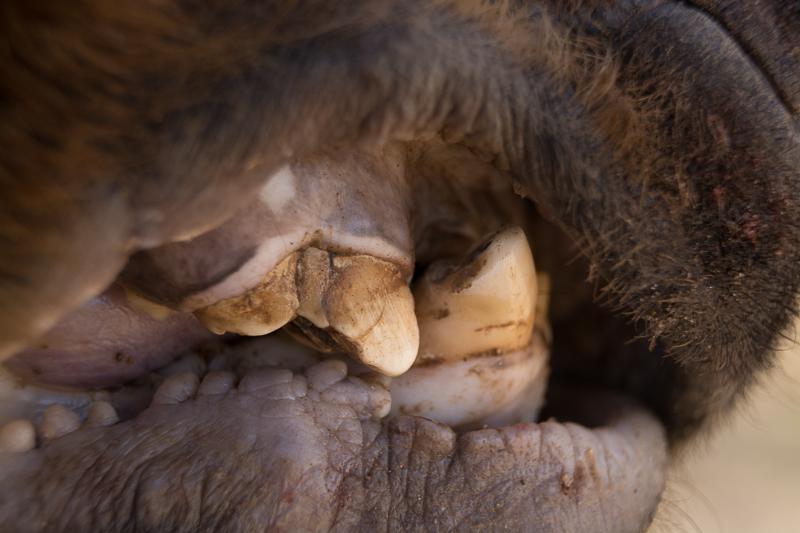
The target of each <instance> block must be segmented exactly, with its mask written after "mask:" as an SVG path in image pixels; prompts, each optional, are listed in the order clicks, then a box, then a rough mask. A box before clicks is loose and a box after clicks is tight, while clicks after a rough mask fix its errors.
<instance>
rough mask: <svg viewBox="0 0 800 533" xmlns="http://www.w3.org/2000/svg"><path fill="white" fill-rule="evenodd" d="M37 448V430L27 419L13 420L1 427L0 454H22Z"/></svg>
mask: <svg viewBox="0 0 800 533" xmlns="http://www.w3.org/2000/svg"><path fill="white" fill-rule="evenodd" d="M35 447H36V428H34V427H33V423H32V422H31V421H30V420H27V419H19V420H12V421H10V422H8V423H6V424H4V425H3V426H2V427H0V453H21V452H27V451H28V450H32V449H33V448H35Z"/></svg>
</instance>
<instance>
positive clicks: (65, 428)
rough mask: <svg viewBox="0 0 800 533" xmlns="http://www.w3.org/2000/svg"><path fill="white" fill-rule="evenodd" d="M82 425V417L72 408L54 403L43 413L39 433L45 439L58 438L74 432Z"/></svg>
mask: <svg viewBox="0 0 800 533" xmlns="http://www.w3.org/2000/svg"><path fill="white" fill-rule="evenodd" d="M80 426H81V419H80V418H79V417H78V415H77V414H75V412H74V411H73V410H72V409H69V408H67V407H64V406H63V405H58V404H53V405H51V406H49V407H48V408H47V409H45V410H44V413H42V422H41V424H40V425H39V433H40V435H41V436H42V439H44V440H52V439H57V438H58V437H63V436H64V435H67V434H69V433H72V432H73V431H75V430H76V429H78V428H79V427H80Z"/></svg>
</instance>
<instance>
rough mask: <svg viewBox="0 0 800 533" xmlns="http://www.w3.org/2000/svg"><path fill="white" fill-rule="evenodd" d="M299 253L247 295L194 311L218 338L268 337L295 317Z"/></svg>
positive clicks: (269, 274)
mask: <svg viewBox="0 0 800 533" xmlns="http://www.w3.org/2000/svg"><path fill="white" fill-rule="evenodd" d="M299 254H300V252H294V253H291V254H289V255H288V256H286V258H284V259H283V260H282V261H281V262H280V263H278V265H277V266H276V267H275V268H274V269H272V270H271V271H270V272H269V273H268V274H267V275H266V276H264V279H263V280H262V281H261V283H259V284H258V285H257V286H255V287H253V288H252V289H250V290H249V291H247V292H245V293H244V294H240V295H239V296H234V297H233V298H228V299H226V300H222V301H219V302H217V303H214V304H212V305H209V306H208V307H204V308H202V309H198V310H197V311H195V316H197V318H198V319H200V321H201V322H203V324H205V326H206V327H207V328H208V329H209V330H211V331H213V332H214V333H217V334H220V335H221V334H223V333H225V332H231V333H238V334H240V335H250V336H257V335H266V334H267V333H271V332H273V331H275V330H276V329H278V328H280V327H282V326H284V325H286V323H287V322H289V321H290V320H292V319H293V318H294V317H295V313H296V311H297V308H298V306H299V305H300V303H299V301H298V299H297V287H296V286H295V275H296V272H297V261H298V258H299Z"/></svg>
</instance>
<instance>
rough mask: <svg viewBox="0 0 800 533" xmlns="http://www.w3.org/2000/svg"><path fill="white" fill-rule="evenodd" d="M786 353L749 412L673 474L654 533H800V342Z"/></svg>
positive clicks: (799, 326) (695, 450)
mask: <svg viewBox="0 0 800 533" xmlns="http://www.w3.org/2000/svg"><path fill="white" fill-rule="evenodd" d="M796 329H797V330H798V331H800V322H799V323H798V324H797V325H796ZM798 331H795V332H792V333H791V334H790V336H793V337H794V338H795V339H797V338H798ZM779 355H780V358H779V365H778V366H779V368H778V369H776V371H775V372H773V373H772V374H771V375H770V376H768V377H767V378H766V379H765V380H764V382H763V383H762V384H761V386H760V387H758V389H757V390H755V391H753V394H752V397H751V398H750V401H749V402H748V403H747V406H746V408H744V409H742V410H740V412H738V413H736V415H735V416H734V417H733V418H732V419H731V420H730V421H729V423H727V424H725V425H724V427H721V428H720V429H719V430H718V431H716V432H714V433H713V434H712V435H711V437H710V438H708V439H706V440H705V441H703V442H700V443H698V444H697V445H696V446H695V447H694V448H693V449H691V450H690V451H689V453H688V454H687V456H686V457H685V458H684V461H683V463H682V464H680V465H676V467H675V468H674V469H673V471H672V473H671V475H670V481H669V484H668V486H667V492H666V493H665V497H664V500H663V502H662V504H661V506H660V508H659V512H658V514H657V515H656V520H655V522H654V523H653V526H652V527H651V528H650V530H649V531H648V533H667V532H669V533H671V532H702V533H800V344H798V342H797V341H796V340H795V341H794V342H786V343H785V345H784V347H783V348H782V349H781V351H780V354H779Z"/></svg>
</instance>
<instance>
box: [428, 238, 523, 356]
mask: <svg viewBox="0 0 800 533" xmlns="http://www.w3.org/2000/svg"><path fill="white" fill-rule="evenodd" d="M414 301H415V303H416V313H417V318H418V320H419V329H420V347H419V356H418V362H419V363H426V362H439V361H459V360H463V359H464V358H467V357H470V356H473V355H478V354H485V353H505V352H510V351H514V350H518V349H521V348H523V347H525V346H527V345H528V344H529V343H530V340H531V334H532V331H533V321H534V315H535V309H536V302H537V280H536V269H535V267H534V263H533V255H532V254H531V250H530V247H529V245H528V240H527V238H526V237H525V233H524V232H523V231H522V230H521V229H519V228H509V229H505V230H503V231H501V232H499V233H497V234H495V235H494V236H492V237H490V238H489V239H487V240H486V241H485V242H484V243H483V244H482V245H480V246H478V247H477V248H476V249H475V250H474V251H473V252H472V253H471V254H470V255H469V256H468V257H467V258H466V259H465V260H464V261H462V262H461V263H460V264H454V263H447V262H438V263H434V264H432V265H431V266H430V267H429V268H428V270H427V271H426V272H425V274H424V275H423V276H422V278H421V279H420V280H419V281H417V282H416V283H415V284H414Z"/></svg>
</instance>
